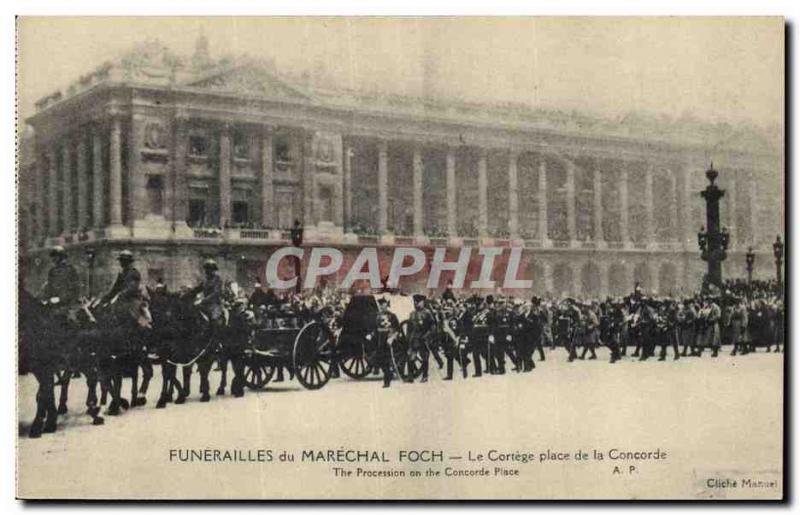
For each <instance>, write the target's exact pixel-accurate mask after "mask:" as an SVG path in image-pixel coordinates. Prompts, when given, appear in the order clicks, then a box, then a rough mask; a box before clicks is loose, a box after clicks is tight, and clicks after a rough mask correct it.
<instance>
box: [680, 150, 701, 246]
mask: <svg viewBox="0 0 800 515" xmlns="http://www.w3.org/2000/svg"><path fill="white" fill-rule="evenodd" d="M699 197H700V192H699V191H695V190H694V185H693V184H692V172H691V167H690V166H689V164H688V163H687V164H685V165H684V167H683V220H682V224H683V233H682V237H683V245H684V248H685V249H687V250H692V251H697V252H699V249H698V248H697V229H698V228H699V227H700V226H701V225H705V219H702V220H695V219H694V203H695V202H696V201H697V199H699Z"/></svg>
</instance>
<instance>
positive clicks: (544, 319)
mask: <svg viewBox="0 0 800 515" xmlns="http://www.w3.org/2000/svg"><path fill="white" fill-rule="evenodd" d="M526 317H527V318H528V320H529V323H530V325H531V327H532V328H533V331H532V334H531V338H533V341H532V342H531V343H532V345H533V347H532V349H531V365H532V366H531V368H535V365H533V359H532V358H533V353H534V352H536V351H539V361H544V360H545V355H544V341H545V339H546V338H547V335H546V332H549V330H550V315H549V313H548V310H547V308H546V307H545V306H544V305H543V304H542V299H540V298H539V297H537V296H535V295H534V296H533V297H531V305H530V307H529V309H528V310H527V313H526ZM552 339H553V337H552V335H550V340H552Z"/></svg>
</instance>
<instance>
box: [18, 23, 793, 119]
mask: <svg viewBox="0 0 800 515" xmlns="http://www.w3.org/2000/svg"><path fill="white" fill-rule="evenodd" d="M200 34H204V35H205V36H206V37H207V38H208V40H209V44H210V50H211V55H212V57H221V56H223V55H226V54H232V55H240V54H248V55H250V56H253V57H263V58H270V59H273V60H274V61H275V64H276V66H277V67H278V70H279V71H283V72H285V73H291V74H295V75H297V74H299V73H301V72H302V71H304V70H308V71H312V72H313V71H314V70H318V69H320V68H323V67H324V69H325V73H326V75H327V77H328V78H329V80H330V81H331V82H333V83H334V84H336V85H338V86H341V87H345V88H352V89H358V90H362V91H365V92H386V93H395V94H406V95H414V96H417V95H433V96H437V97H444V98H453V99H458V100H467V101H479V102H508V101H511V102H519V103H525V104H528V105H530V106H531V107H535V108H544V109H558V110H565V111H571V110H577V111H581V112H586V113H589V114H595V115H599V116H603V117H608V118H612V119H614V118H616V117H619V116H623V115H624V114H626V113H629V112H632V111H635V112H645V113H652V114H656V115H666V116H669V117H673V118H680V117H684V116H691V117H693V118H698V119H701V120H706V121H710V122H719V121H722V122H732V123H737V122H743V121H744V122H752V123H755V124H757V125H760V126H764V127H776V126H777V127H782V126H783V112H784V99H783V95H784V71H783V69H784V46H783V45H784V24H783V19H782V18H678V17H672V18H609V17H605V18H604V17H596V18H546V17H545V18H532V17H523V18H477V17H475V18H454V17H438V18H413V17H402V18H379V17H374V18H369V17H354V18H344V17H339V18H298V17H295V18H279V17H278V18H255V17H236V18H234V17H223V18H190V17H185V18H180V19H178V18H167V17H162V18H121V17H120V18H100V17H83V18H55V17H50V18H20V20H19V22H18V95H19V109H20V114H21V115H22V116H23V117H26V116H29V115H30V114H32V113H33V103H34V102H35V101H36V100H38V99H39V98H41V97H42V96H45V95H47V94H49V93H51V92H53V91H55V90H56V89H65V88H66V86H67V85H68V84H69V83H70V82H72V81H73V80H75V79H77V78H78V77H79V76H80V75H82V74H84V73H87V72H89V71H91V70H93V69H94V68H96V67H97V66H98V65H100V64H101V63H102V62H103V61H106V60H110V59H114V58H115V57H117V56H119V55H120V54H121V53H123V52H125V51H126V50H128V49H130V48H131V47H132V46H133V45H135V44H136V43H139V42H143V41H145V40H147V39H152V38H157V39H159V40H160V41H161V42H162V43H164V44H165V45H167V46H168V47H170V48H171V49H172V50H173V51H175V52H176V53H179V54H186V55H189V54H191V52H192V51H193V49H194V45H195V41H196V39H197V37H198V35H200Z"/></svg>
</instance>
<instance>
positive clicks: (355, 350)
mask: <svg viewBox="0 0 800 515" xmlns="http://www.w3.org/2000/svg"><path fill="white" fill-rule="evenodd" d="M339 338H340V340H339V349H340V352H341V353H342V354H344V355H340V356H339V367H340V368H341V369H342V372H344V373H345V375H346V376H348V377H350V378H352V379H364V378H365V377H367V376H368V375H369V374H370V372H372V367H371V366H370V364H369V359H368V358H367V351H366V349H365V347H364V343H363V341H361V339H360V338H359V339H358V340H357V341H347V342H342V340H341V335H339Z"/></svg>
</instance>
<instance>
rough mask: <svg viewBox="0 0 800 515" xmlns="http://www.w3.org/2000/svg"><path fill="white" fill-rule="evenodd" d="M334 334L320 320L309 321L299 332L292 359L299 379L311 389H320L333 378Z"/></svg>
mask: <svg viewBox="0 0 800 515" xmlns="http://www.w3.org/2000/svg"><path fill="white" fill-rule="evenodd" d="M333 355H334V353H333V335H332V334H331V332H330V329H328V327H327V326H326V325H324V324H321V323H319V322H316V321H314V322H309V323H308V324H306V325H305V326H303V328H302V329H300V332H299V333H298V334H297V338H295V341H294V351H293V352H292V359H293V362H294V373H295V376H297V380H298V381H300V384H302V385H303V386H304V387H305V388H307V389H309V390H318V389H320V388H322V387H323V386H325V383H327V382H328V381H329V380H330V378H331V368H332V363H333Z"/></svg>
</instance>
